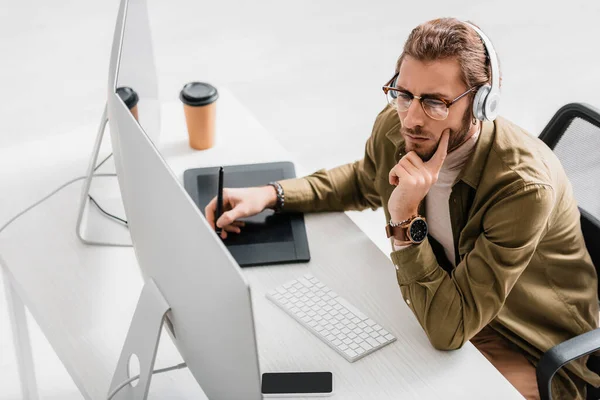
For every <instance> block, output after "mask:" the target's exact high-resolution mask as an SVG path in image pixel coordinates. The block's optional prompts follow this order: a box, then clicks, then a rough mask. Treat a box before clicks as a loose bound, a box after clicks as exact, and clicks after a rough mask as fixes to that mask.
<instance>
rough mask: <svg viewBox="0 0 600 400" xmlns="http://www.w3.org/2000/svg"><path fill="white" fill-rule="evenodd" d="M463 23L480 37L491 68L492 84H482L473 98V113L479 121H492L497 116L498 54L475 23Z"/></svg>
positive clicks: (498, 98) (498, 86) (498, 91)
mask: <svg viewBox="0 0 600 400" xmlns="http://www.w3.org/2000/svg"><path fill="white" fill-rule="evenodd" d="M463 23H464V24H465V25H468V26H470V27H471V28H472V29H473V30H474V31H475V32H477V34H478V35H479V37H480V38H481V40H482V41H483V45H484V47H485V50H486V52H487V55H488V57H489V59H490V64H491V67H492V68H491V70H492V72H491V73H492V85H491V87H490V86H489V85H484V86H482V87H481V88H480V89H479V90H478V91H477V93H476V94H475V98H474V100H473V113H474V115H475V117H476V118H477V119H479V120H481V121H483V120H488V121H493V120H494V119H496V117H497V116H498V105H499V103H500V66H499V63H498V56H497V55H496V51H495V50H494V46H493V45H492V41H491V40H490V39H489V38H488V37H487V36H486V35H485V33H483V32H482V31H481V29H479V28H477V27H476V26H475V25H473V24H471V23H470V22H466V21H463Z"/></svg>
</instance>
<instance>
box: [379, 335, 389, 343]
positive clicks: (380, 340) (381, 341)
mask: <svg viewBox="0 0 600 400" xmlns="http://www.w3.org/2000/svg"><path fill="white" fill-rule="evenodd" d="M377 341H378V342H379V343H381V344H384V343H385V342H387V339H386V338H384V337H383V336H378V337H377Z"/></svg>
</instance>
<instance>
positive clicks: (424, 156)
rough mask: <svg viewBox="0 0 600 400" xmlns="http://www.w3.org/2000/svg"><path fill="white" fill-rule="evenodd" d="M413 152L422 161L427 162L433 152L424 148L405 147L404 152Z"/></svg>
mask: <svg viewBox="0 0 600 400" xmlns="http://www.w3.org/2000/svg"><path fill="white" fill-rule="evenodd" d="M410 151H414V152H415V153H417V155H418V156H419V157H420V158H421V160H423V161H429V159H430V158H431V156H433V150H432V149H429V148H426V147H416V146H407V147H406V152H407V153H408V152H410Z"/></svg>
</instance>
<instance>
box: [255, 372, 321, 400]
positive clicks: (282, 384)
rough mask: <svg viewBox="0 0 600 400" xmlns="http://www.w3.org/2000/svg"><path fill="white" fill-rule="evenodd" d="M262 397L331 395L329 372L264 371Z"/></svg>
mask: <svg viewBox="0 0 600 400" xmlns="http://www.w3.org/2000/svg"><path fill="white" fill-rule="evenodd" d="M262 394H263V397H298V396H299V395H301V396H303V397H307V396H315V397H316V396H331V395H332V394H333V374H332V373H331V372H265V373H264V374H263V375H262Z"/></svg>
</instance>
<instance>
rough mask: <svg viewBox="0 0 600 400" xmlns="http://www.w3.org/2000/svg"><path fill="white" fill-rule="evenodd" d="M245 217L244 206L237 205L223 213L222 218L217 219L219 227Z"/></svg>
mask: <svg viewBox="0 0 600 400" xmlns="http://www.w3.org/2000/svg"><path fill="white" fill-rule="evenodd" d="M243 217H246V215H245V212H244V211H243V210H242V208H241V207H235V208H234V209H233V210H231V211H227V212H226V213H224V214H223V215H221V218H219V219H218V220H217V226H218V227H219V228H222V227H224V226H227V225H231V224H232V223H233V221H235V220H237V219H239V218H243Z"/></svg>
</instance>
